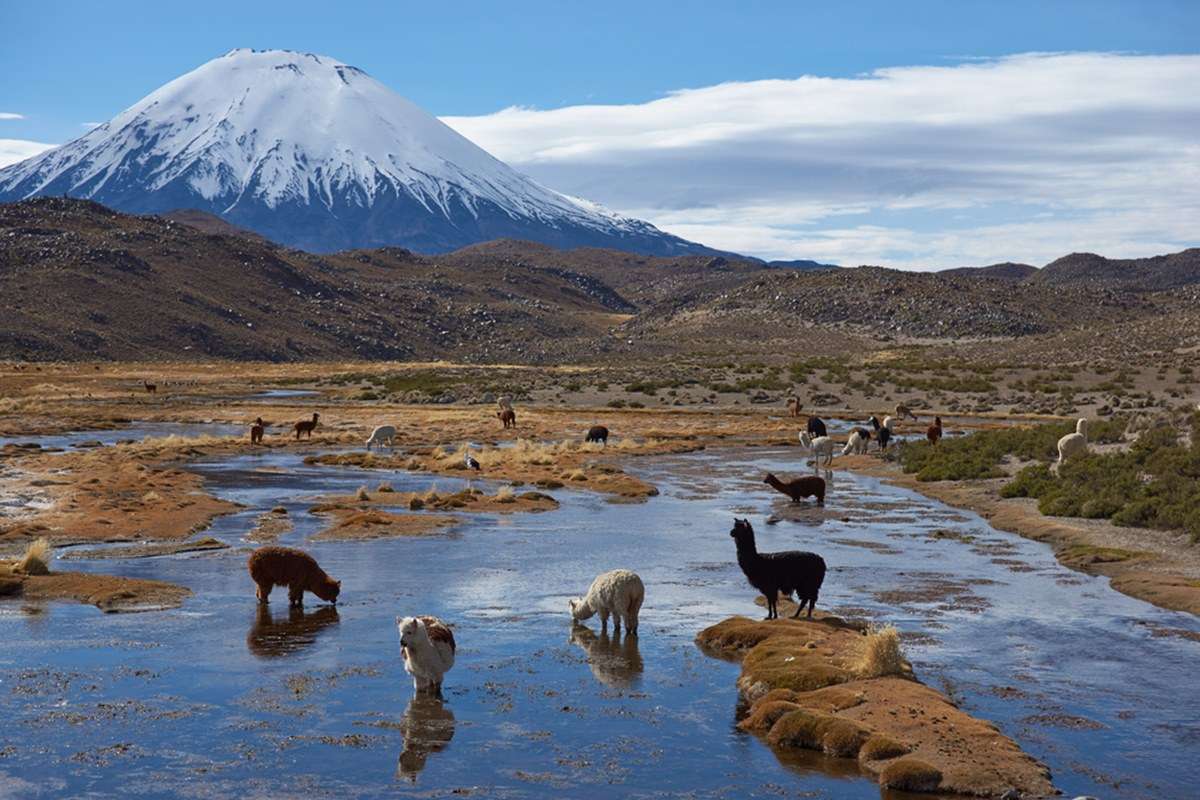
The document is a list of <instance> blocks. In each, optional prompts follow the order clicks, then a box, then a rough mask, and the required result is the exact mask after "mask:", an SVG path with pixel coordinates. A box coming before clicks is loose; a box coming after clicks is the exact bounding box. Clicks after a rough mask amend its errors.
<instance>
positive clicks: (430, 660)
mask: <svg viewBox="0 0 1200 800" xmlns="http://www.w3.org/2000/svg"><path fill="white" fill-rule="evenodd" d="M396 625H397V627H399V628H400V652H401V653H402V654H403V655H404V671H405V672H407V673H408V674H409V675H412V678H413V689H414V690H415V691H418V692H429V693H432V694H434V695H437V696H439V697H440V696H441V694H442V676H444V675H445V674H446V673H447V672H449V671H450V668H451V667H453V666H454V634H453V633H451V632H450V629H449V628H447V627H446V625H445V624H444V623H443V622H442V621H441V620H440V619H438V618H437V617H404V618H401V617H396Z"/></svg>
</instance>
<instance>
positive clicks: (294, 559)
mask: <svg viewBox="0 0 1200 800" xmlns="http://www.w3.org/2000/svg"><path fill="white" fill-rule="evenodd" d="M246 566H247V567H249V569H250V577H251V578H253V579H254V583H255V584H256V585H257V586H258V602H260V603H267V602H270V601H269V599H268V598H270V596H271V589H273V588H274V587H276V586H286V587H288V603H289V604H291V605H293V606H302V605H304V593H305V592H306V591H308V592H312V593H313V594H315V595H316V596H317V597H319V598H321V599H322V600H325V601H327V602H330V603H336V602H337V598H338V593H339V592H340V591H341V589H342V582H341V581H335V580H334V579H333V578H331V577H329V576H328V575H326V574H325V570H323V569H321V568H320V566H318V565H317V560H316V559H315V558H313V557H312V556H310V555H309V554H308V553H305V552H304V551H303V550H296V549H294V548H291V547H275V546H269V547H260V548H258V549H257V550H255V551H254V552H253V553H251V554H250V558H249V559H248V560H247V561H246Z"/></svg>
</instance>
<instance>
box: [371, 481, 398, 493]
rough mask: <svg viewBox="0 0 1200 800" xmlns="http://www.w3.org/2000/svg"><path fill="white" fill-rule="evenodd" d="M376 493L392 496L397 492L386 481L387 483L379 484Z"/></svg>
mask: <svg viewBox="0 0 1200 800" xmlns="http://www.w3.org/2000/svg"><path fill="white" fill-rule="evenodd" d="M375 491H377V492H379V493H381V494H390V493H392V492H394V491H396V490H395V489H393V488H392V485H391V484H390V483H387V482H386V481H385V482H383V483H381V484H379V485H378V486H376V487H375Z"/></svg>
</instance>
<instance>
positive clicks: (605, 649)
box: [570, 625, 644, 689]
mask: <svg viewBox="0 0 1200 800" xmlns="http://www.w3.org/2000/svg"><path fill="white" fill-rule="evenodd" d="M570 642H571V644H574V645H578V646H579V648H580V649H582V650H583V652H584V653H585V654H587V662H588V666H589V667H590V668H591V670H592V675H594V676H595V677H596V680H597V681H599V682H600V683H602V684H604V685H605V686H608V687H610V688H613V689H629V688H631V687H633V686H636V685H637V684H638V683H639V682H640V681H641V676H642V671H643V669H644V665H643V663H642V654H641V652H639V651H638V637H636V636H630V635H629V634H625V638H624V639H623V640H622V639H621V637H620V636H613V637H610V636H609V635H608V634H607V633H601V634H600V635H596V634H595V633H593V632H592V629H591V628H587V627H584V626H583V625H574V626H572V628H571V638H570Z"/></svg>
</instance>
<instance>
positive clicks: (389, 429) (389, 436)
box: [367, 425, 396, 450]
mask: <svg viewBox="0 0 1200 800" xmlns="http://www.w3.org/2000/svg"><path fill="white" fill-rule="evenodd" d="M395 439H396V428H395V427H394V426H392V425H379V426H376V428H375V430H373V431H371V438H370V439H367V450H370V449H371V445H373V444H374V445H378V446H379V449H381V450H382V449H383V446H384V445H385V444H386V445H387V446H388V447H389V448H390V447H391V446H392V444H393V442H394V441H395Z"/></svg>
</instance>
